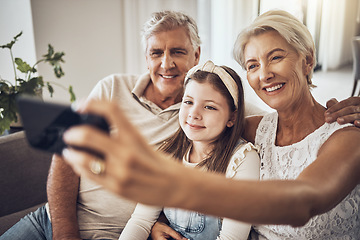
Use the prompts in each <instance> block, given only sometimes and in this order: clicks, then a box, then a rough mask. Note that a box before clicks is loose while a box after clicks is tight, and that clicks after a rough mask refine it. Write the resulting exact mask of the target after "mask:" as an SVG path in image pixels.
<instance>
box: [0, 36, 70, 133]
mask: <svg viewBox="0 0 360 240" xmlns="http://www.w3.org/2000/svg"><path fill="white" fill-rule="evenodd" d="M21 35H22V32H20V33H19V34H18V35H16V36H15V37H14V38H13V40H12V41H11V42H10V43H8V44H5V45H2V46H0V48H2V49H9V51H10V56H11V61H12V65H13V68H14V75H15V83H14V84H13V83H12V82H10V81H8V80H5V79H2V78H1V77H0V135H1V134H3V133H4V131H5V130H7V129H10V125H11V123H13V122H17V121H18V109H17V106H16V97H17V96H18V95H20V94H28V95H41V94H42V90H43V88H44V87H46V88H47V90H48V91H49V93H50V96H51V97H52V96H53V93H54V88H53V86H52V85H58V86H60V87H63V86H62V85H61V84H58V83H55V82H49V81H46V82H45V81H44V80H43V78H42V76H34V74H35V73H37V69H36V66H37V65H38V64H39V63H41V62H46V63H49V64H50V65H51V66H52V67H53V69H54V74H55V76H56V77H57V78H61V77H62V76H64V72H63V70H62V68H61V65H60V64H61V63H63V62H64V60H63V56H64V55H65V53H64V52H55V51H54V48H53V47H52V46H51V45H50V44H49V45H48V52H47V54H45V55H43V56H42V58H41V59H40V60H38V61H37V62H36V63H35V64H34V65H33V66H30V65H29V64H28V63H26V62H25V61H23V60H22V59H21V58H15V59H14V56H13V53H12V48H13V46H14V44H15V43H16V41H17V40H18V38H19V37H20V36H21ZM16 68H17V69H18V70H19V71H20V72H21V74H22V75H23V76H22V77H20V76H18V74H17V72H16ZM63 88H65V87H63ZM67 89H68V92H69V94H70V101H71V102H73V101H74V100H75V94H74V92H73V89H72V86H69V87H68V88H67Z"/></svg>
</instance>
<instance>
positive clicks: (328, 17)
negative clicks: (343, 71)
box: [307, 0, 359, 71]
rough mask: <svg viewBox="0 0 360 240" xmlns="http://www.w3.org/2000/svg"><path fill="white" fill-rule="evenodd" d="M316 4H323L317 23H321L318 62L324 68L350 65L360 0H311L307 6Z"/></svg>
mask: <svg viewBox="0 0 360 240" xmlns="http://www.w3.org/2000/svg"><path fill="white" fill-rule="evenodd" d="M321 2H322V3H321ZM314 4H315V5H316V7H319V6H320V5H321V6H320V8H321V11H322V14H321V19H320V22H318V23H317V24H318V25H319V26H318V28H319V36H318V37H319V39H318V40H319V48H318V51H319V53H318V62H319V64H321V65H322V70H323V71H327V70H330V69H337V68H340V67H342V66H344V65H348V64H349V63H351V62H352V48H351V39H352V37H354V36H355V35H356V32H357V29H356V28H357V23H356V18H357V13H358V12H357V11H358V8H359V1H358V0H346V1H336V0H311V1H310V0H309V1H308V6H307V8H308V9H311V8H312V7H313V5H314ZM317 21H319V19H317ZM308 24H310V22H308Z"/></svg>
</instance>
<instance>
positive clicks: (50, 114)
mask: <svg viewBox="0 0 360 240" xmlns="http://www.w3.org/2000/svg"><path fill="white" fill-rule="evenodd" d="M17 106H18V109H19V114H20V119H21V121H22V124H23V127H24V130H25V135H26V138H27V140H28V142H29V144H30V145H31V146H32V147H34V148H37V149H40V150H43V151H47V152H51V153H58V154H61V152H62V150H63V149H64V148H66V147H68V146H67V145H66V144H65V143H64V141H63V133H64V132H65V131H66V130H67V129H68V128H69V127H71V126H74V125H80V124H90V125H92V126H95V127H97V128H99V129H101V130H103V131H105V132H107V133H109V125H108V124H107V122H106V121H105V119H104V118H102V117H100V116H97V115H93V114H79V113H77V112H75V111H74V110H73V109H72V108H71V106H70V105H65V104H60V103H53V102H45V101H43V100H41V99H39V98H35V97H30V96H20V97H19V98H17ZM71 147H76V146H71ZM82 150H85V151H89V152H91V153H92V154H95V155H99V154H97V153H96V152H94V151H91V150H90V149H82ZM100 157H101V156H100Z"/></svg>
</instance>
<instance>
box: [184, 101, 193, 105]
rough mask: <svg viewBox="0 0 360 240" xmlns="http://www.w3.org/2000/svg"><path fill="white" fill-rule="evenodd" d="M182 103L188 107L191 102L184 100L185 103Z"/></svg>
mask: <svg viewBox="0 0 360 240" xmlns="http://www.w3.org/2000/svg"><path fill="white" fill-rule="evenodd" d="M183 103H184V104H186V105H190V104H192V102H191V101H189V100H185V101H183Z"/></svg>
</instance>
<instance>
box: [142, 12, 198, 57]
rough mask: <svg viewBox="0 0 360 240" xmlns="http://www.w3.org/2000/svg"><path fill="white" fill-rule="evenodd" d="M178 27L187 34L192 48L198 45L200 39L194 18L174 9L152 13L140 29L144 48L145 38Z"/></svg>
mask: <svg viewBox="0 0 360 240" xmlns="http://www.w3.org/2000/svg"><path fill="white" fill-rule="evenodd" d="M179 27H182V28H184V29H185V31H186V32H187V33H188V34H189V37H190V41H191V44H192V46H193V48H194V50H196V49H197V48H198V47H199V46H200V44H201V41H200V37H199V33H198V27H197V25H196V22H195V20H194V19H193V18H192V17H190V16H188V15H186V14H184V13H181V12H176V11H161V12H154V13H153V14H152V16H151V18H150V19H149V20H148V21H147V22H146V23H145V24H144V26H143V29H142V44H143V48H144V50H145V51H146V50H147V40H148V39H149V38H150V37H151V36H152V35H154V34H156V33H160V32H165V31H170V30H175V29H177V28H179Z"/></svg>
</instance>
